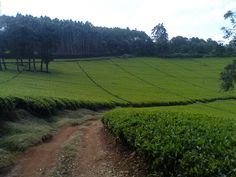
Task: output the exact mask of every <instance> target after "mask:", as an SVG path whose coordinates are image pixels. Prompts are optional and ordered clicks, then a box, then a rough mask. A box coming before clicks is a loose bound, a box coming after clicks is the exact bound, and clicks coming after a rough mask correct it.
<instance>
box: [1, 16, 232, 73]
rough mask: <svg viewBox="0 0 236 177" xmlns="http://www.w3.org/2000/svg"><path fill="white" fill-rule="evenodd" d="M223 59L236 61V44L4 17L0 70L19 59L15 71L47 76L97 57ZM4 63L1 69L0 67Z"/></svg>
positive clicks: (158, 31)
mask: <svg viewBox="0 0 236 177" xmlns="http://www.w3.org/2000/svg"><path fill="white" fill-rule="evenodd" d="M126 54H128V55H133V56H166V57H189V56H193V57H194V56H195V57H196V56H224V55H235V54H236V47H235V44H234V42H231V43H229V44H228V45H223V44H221V43H218V42H216V41H214V40H212V39H208V40H204V39H199V38H197V37H195V38H186V37H182V36H177V37H174V38H172V39H170V40H169V39H168V33H167V31H166V29H165V27H164V25H163V24H161V23H160V24H158V25H157V26H155V27H154V28H153V30H152V36H151V37H150V36H148V35H147V34H146V33H145V32H143V31H138V30H130V29H129V28H126V29H121V28H107V27H96V26H94V25H93V24H92V23H90V22H80V21H72V20H59V19H51V18H49V17H33V16H31V15H21V14H17V15H16V16H5V15H3V16H0V58H2V60H0V68H4V67H5V65H2V64H4V63H5V60H4V58H16V64H17V69H18V70H19V66H21V65H23V64H25V63H26V62H25V60H27V66H28V70H31V71H32V70H33V71H35V70H36V67H35V66H36V63H37V62H39V61H38V60H36V59H40V63H41V65H40V70H41V71H43V66H44V64H45V67H46V68H45V69H46V71H48V64H49V62H50V61H51V60H53V58H78V57H97V56H122V55H126ZM1 63H2V64H1Z"/></svg>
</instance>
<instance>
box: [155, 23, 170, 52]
mask: <svg viewBox="0 0 236 177" xmlns="http://www.w3.org/2000/svg"><path fill="white" fill-rule="evenodd" d="M152 37H153V40H154V42H155V44H156V50H157V53H158V55H163V53H167V51H168V34H167V31H166V29H165V27H164V25H163V23H159V24H158V25H156V26H155V27H154V28H153V29H152Z"/></svg>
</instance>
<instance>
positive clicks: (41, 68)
mask: <svg viewBox="0 0 236 177" xmlns="http://www.w3.org/2000/svg"><path fill="white" fill-rule="evenodd" d="M40 71H41V72H43V59H41V66H40Z"/></svg>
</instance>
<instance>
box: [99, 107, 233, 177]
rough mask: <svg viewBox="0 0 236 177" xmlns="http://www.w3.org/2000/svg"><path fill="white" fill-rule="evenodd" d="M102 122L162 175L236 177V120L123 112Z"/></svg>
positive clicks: (127, 110) (166, 113) (174, 113)
mask: <svg viewBox="0 0 236 177" xmlns="http://www.w3.org/2000/svg"><path fill="white" fill-rule="evenodd" d="M102 121H103V122H104V124H105V125H106V127H107V128H108V129H109V130H110V131H111V132H112V133H113V134H114V135H116V136H117V137H119V138H120V139H122V140H123V141H125V142H126V143H128V144H129V145H130V146H131V147H134V148H135V149H136V150H137V151H138V152H139V153H140V154H141V155H143V157H145V158H146V159H147V160H148V162H149V164H150V167H151V169H152V170H154V171H156V172H158V174H161V175H162V176H168V177H169V176H187V177H188V176H189V177H193V176H194V177H195V176H196V177H200V176H201V177H210V176H227V177H235V176H236V120H235V119H229V118H218V117H209V116H206V115H200V114H190V113H180V112H160V111H149V112H148V111H142V109H141V110H137V109H124V110H122V109H120V110H114V111H111V112H108V113H106V114H105V115H104V117H103V119H102Z"/></svg>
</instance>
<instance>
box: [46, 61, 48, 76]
mask: <svg viewBox="0 0 236 177" xmlns="http://www.w3.org/2000/svg"><path fill="white" fill-rule="evenodd" d="M48 64H49V62H48V61H47V62H46V72H47V73H48Z"/></svg>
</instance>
